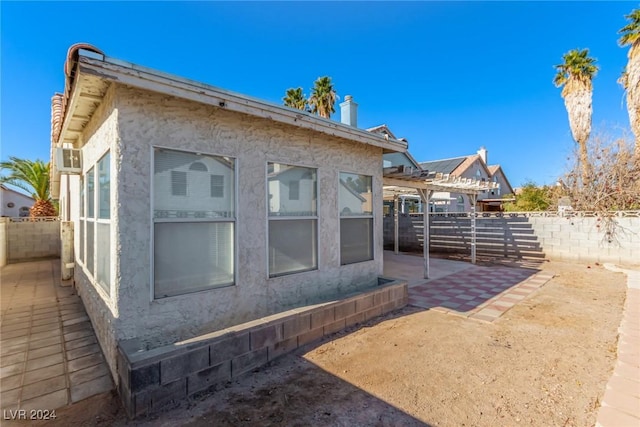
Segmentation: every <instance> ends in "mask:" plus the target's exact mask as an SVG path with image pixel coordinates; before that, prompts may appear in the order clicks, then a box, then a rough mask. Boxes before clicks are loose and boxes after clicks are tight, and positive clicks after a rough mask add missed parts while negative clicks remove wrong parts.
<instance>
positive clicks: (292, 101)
mask: <svg viewBox="0 0 640 427" xmlns="http://www.w3.org/2000/svg"><path fill="white" fill-rule="evenodd" d="M282 101H284V105H285V106H287V107H291V108H297V109H298V110H304V111H307V108H308V104H307V98H305V97H304V94H303V93H302V88H301V87H299V88H297V89H294V88H291V89H287V93H286V94H285V96H284V98H282Z"/></svg>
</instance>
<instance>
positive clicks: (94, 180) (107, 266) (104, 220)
mask: <svg viewBox="0 0 640 427" xmlns="http://www.w3.org/2000/svg"><path fill="white" fill-rule="evenodd" d="M96 184H97V188H96ZM79 252H80V253H79V255H80V261H81V262H82V263H84V265H85V267H86V269H87V271H88V273H89V276H90V277H92V278H93V279H94V280H95V283H96V284H98V285H99V286H100V287H101V288H102V289H103V290H104V291H105V292H106V293H107V294H109V293H110V291H111V155H110V154H109V152H107V153H106V154H105V155H104V156H102V158H101V159H100V160H98V163H97V164H96V166H94V167H92V168H91V169H89V171H88V172H87V174H86V175H85V176H84V177H81V178H80V251H79Z"/></svg>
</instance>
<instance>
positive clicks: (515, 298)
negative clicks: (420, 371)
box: [384, 251, 553, 322]
mask: <svg viewBox="0 0 640 427" xmlns="http://www.w3.org/2000/svg"><path fill="white" fill-rule="evenodd" d="M384 257H385V258H384V274H385V275H386V276H390V277H398V278H401V279H405V280H407V282H408V284H409V305H412V306H415V307H421V308H426V309H430V310H436V311H441V312H444V313H448V314H455V315H460V316H463V317H468V318H471V319H476V320H482V321H486V322H493V321H494V320H496V319H497V318H498V317H500V316H501V315H502V314H504V313H505V312H506V311H507V310H509V309H510V308H511V307H513V306H514V305H516V304H517V303H518V302H520V301H522V300H523V299H525V298H526V297H527V296H529V295H530V294H531V293H533V292H535V291H536V290H538V289H539V288H540V287H541V286H543V285H544V284H545V283H547V282H548V281H549V280H551V279H552V278H553V276H552V275H551V274H549V273H547V272H541V271H537V270H533V269H528V268H515V267H503V266H493V267H483V266H479V265H474V264H471V263H468V262H462V261H452V260H447V259H440V258H432V259H431V260H430V264H431V265H430V269H429V275H430V279H424V278H423V272H424V259H423V258H422V257H419V256H416V255H413V254H395V253H393V252H392V251H385V253H384Z"/></svg>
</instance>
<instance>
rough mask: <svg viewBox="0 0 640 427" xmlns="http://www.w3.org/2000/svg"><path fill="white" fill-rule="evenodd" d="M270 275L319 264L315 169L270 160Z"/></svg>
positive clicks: (313, 267) (313, 266) (313, 268)
mask: <svg viewBox="0 0 640 427" xmlns="http://www.w3.org/2000/svg"><path fill="white" fill-rule="evenodd" d="M267 175H268V197H269V201H268V202H269V277H275V276H281V275H284V274H291V273H297V272H301V271H308V270H315V269H317V268H318V238H317V235H318V208H317V205H318V204H317V200H316V199H317V197H316V195H317V194H318V192H317V188H316V186H317V173H316V169H312V168H306V167H299V166H290V165H284V164H280V163H268V164H267Z"/></svg>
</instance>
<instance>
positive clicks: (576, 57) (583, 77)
mask: <svg viewBox="0 0 640 427" xmlns="http://www.w3.org/2000/svg"><path fill="white" fill-rule="evenodd" d="M588 55H589V49H582V50H579V49H573V50H570V51H569V52H567V53H565V54H564V55H563V56H562V59H563V60H564V62H563V63H562V64H559V65H556V66H555V68H556V70H557V73H556V76H555V77H554V79H553V83H554V84H555V85H556V87H560V86H564V87H563V88H562V98H564V105H565V107H566V109H567V113H568V114H569V126H570V127H571V134H572V135H573V139H574V140H575V141H576V142H577V143H578V146H579V147H580V163H581V165H582V183H583V185H585V184H586V183H587V182H589V176H590V172H591V167H590V165H589V158H588V155H587V140H588V139H589V134H591V114H592V108H591V95H592V93H593V85H592V83H591V82H592V80H593V77H594V76H595V75H596V73H597V72H598V67H597V66H596V65H595V62H596V60H595V59H594V58H590V57H589V56H588Z"/></svg>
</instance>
